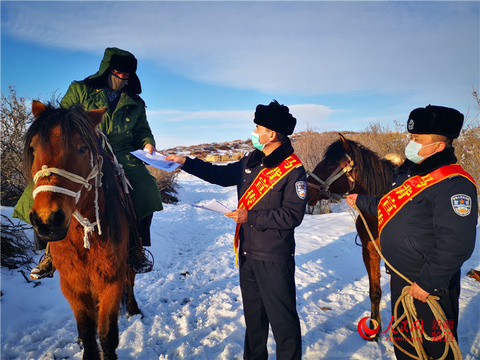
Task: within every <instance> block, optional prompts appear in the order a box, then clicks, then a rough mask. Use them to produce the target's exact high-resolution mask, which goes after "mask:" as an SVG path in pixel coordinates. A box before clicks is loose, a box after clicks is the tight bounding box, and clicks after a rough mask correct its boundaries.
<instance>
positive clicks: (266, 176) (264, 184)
mask: <svg viewBox="0 0 480 360" xmlns="http://www.w3.org/2000/svg"><path fill="white" fill-rule="evenodd" d="M300 165H302V162H301V161H300V159H299V158H298V157H297V155H295V154H292V155H290V156H289V157H287V158H286V159H285V160H283V161H282V163H281V164H280V165H278V166H277V167H275V168H273V169H268V168H265V169H263V170H262V171H260V172H259V173H258V175H257V177H256V178H255V180H253V182H252V184H251V185H250V186H249V187H248V189H247V191H245V193H244V194H243V195H242V197H241V198H240V200H239V201H238V208H239V209H246V210H251V209H252V208H253V207H254V206H255V205H256V204H257V203H258V202H259V201H260V199H261V198H263V197H264V196H265V194H266V193H267V192H268V191H269V190H270V189H271V188H273V186H274V185H275V184H276V183H278V182H279V181H280V180H281V179H283V178H284V177H285V176H286V175H287V174H288V173H289V172H290V171H292V170H293V169H295V168H296V167H297V166H300ZM241 225H242V224H237V227H236V229H235V237H234V239H233V249H234V250H235V256H236V262H237V267H238V241H239V232H240V226H241Z"/></svg>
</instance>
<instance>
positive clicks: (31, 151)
mask: <svg viewBox="0 0 480 360" xmlns="http://www.w3.org/2000/svg"><path fill="white" fill-rule="evenodd" d="M32 113H33V115H34V117H35V121H34V122H33V123H32V125H31V126H30V128H29V129H28V131H27V134H26V136H25V149H24V152H25V165H26V166H27V167H28V169H29V170H30V173H31V176H32V178H33V181H34V190H33V197H34V202H33V206H32V209H31V211H30V214H29V216H30V221H31V224H32V226H33V227H34V229H35V230H36V231H37V233H38V235H39V236H40V238H41V239H42V240H44V241H57V240H61V239H63V238H65V236H66V235H67V232H68V228H69V225H70V219H71V217H72V214H73V213H74V212H75V210H76V208H77V205H78V204H79V202H81V201H82V199H84V198H85V197H86V196H87V192H88V190H89V189H90V188H91V187H92V186H93V185H92V183H93V182H94V179H95V177H96V176H97V175H98V174H99V173H101V164H99V163H100V161H98V159H99V154H100V150H99V149H100V148H99V141H98V138H97V135H96V130H95V127H96V126H97V125H98V124H99V123H100V121H101V119H102V116H103V114H104V113H105V109H102V110H94V111H90V112H84V111H83V110H81V109H68V110H67V109H62V108H58V109H56V108H53V107H52V106H50V105H47V106H45V105H44V104H42V103H40V102H39V101H33V103H32Z"/></svg>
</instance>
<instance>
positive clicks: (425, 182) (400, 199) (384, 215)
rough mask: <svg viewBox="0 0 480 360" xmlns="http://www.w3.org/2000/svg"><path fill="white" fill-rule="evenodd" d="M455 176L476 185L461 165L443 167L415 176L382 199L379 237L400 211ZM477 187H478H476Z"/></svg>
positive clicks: (379, 213) (379, 215) (379, 210)
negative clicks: (411, 201) (418, 197)
mask: <svg viewBox="0 0 480 360" xmlns="http://www.w3.org/2000/svg"><path fill="white" fill-rule="evenodd" d="M453 175H460V176H463V177H466V178H467V179H468V180H470V181H471V182H472V183H473V184H474V185H475V180H474V179H473V177H472V176H471V175H470V174H469V173H468V172H466V171H465V170H464V169H463V168H462V167H461V166H460V165H458V164H452V165H446V166H443V167H441V168H439V169H437V170H435V171H432V172H431V173H428V174H426V175H424V176H420V175H417V176H414V177H411V178H410V179H408V180H407V181H405V182H404V183H403V184H402V185H401V186H399V187H397V188H395V189H393V190H391V191H390V192H389V193H387V194H386V195H385V196H384V197H382V198H381V199H380V203H379V204H378V235H379V236H380V234H381V232H382V230H383V228H384V227H385V225H387V223H388V222H389V221H390V220H391V219H392V218H393V217H394V216H395V214H396V213H397V212H398V211H400V209H401V208H402V207H403V206H404V205H405V204H406V203H407V202H408V201H410V200H411V199H413V198H414V197H415V196H417V195H418V194H420V193H421V192H422V191H423V190H425V189H426V188H428V187H430V186H432V185H435V184H437V183H439V182H441V181H443V180H445V179H446V178H449V177H450V176H453ZM475 186H476V185H475Z"/></svg>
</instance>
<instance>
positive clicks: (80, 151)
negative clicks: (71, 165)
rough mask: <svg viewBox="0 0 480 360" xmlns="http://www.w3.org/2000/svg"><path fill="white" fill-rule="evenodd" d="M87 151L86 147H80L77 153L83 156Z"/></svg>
mask: <svg viewBox="0 0 480 360" xmlns="http://www.w3.org/2000/svg"><path fill="white" fill-rule="evenodd" d="M87 151H88V146H86V145H85V146H82V147H81V148H80V150H79V151H78V152H79V153H80V154H85V153H86V152H87Z"/></svg>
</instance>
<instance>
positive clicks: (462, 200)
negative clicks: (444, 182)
mask: <svg viewBox="0 0 480 360" xmlns="http://www.w3.org/2000/svg"><path fill="white" fill-rule="evenodd" d="M450 200H451V201H452V208H453V211H455V214H457V215H459V216H468V215H469V214H470V211H471V210H472V199H471V198H470V196H468V195H465V194H457V195H453V196H452V197H451V199H450Z"/></svg>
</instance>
